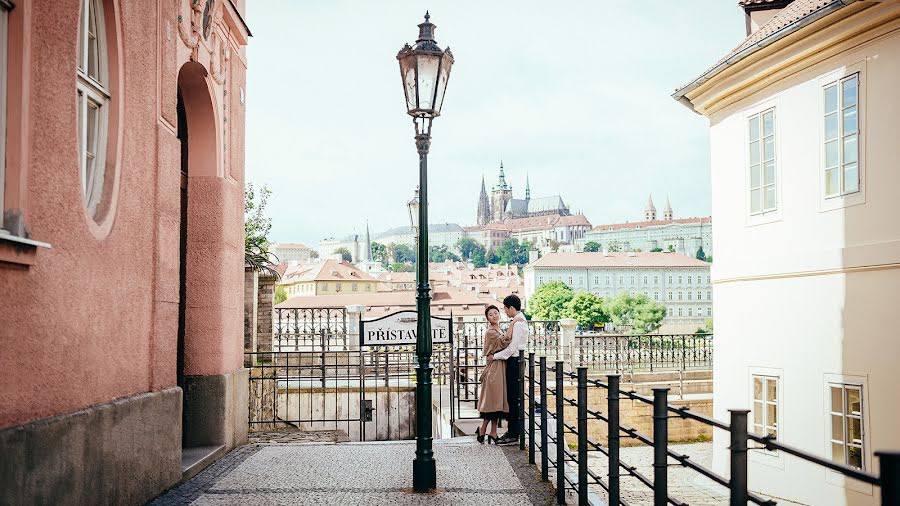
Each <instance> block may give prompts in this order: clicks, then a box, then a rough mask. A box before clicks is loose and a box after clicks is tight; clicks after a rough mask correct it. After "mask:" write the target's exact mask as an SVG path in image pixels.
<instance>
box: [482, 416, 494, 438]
mask: <svg viewBox="0 0 900 506" xmlns="http://www.w3.org/2000/svg"><path fill="white" fill-rule="evenodd" d="M482 430H484V429H482ZM491 436H493V437H494V438H495V439H496V438H497V420H491Z"/></svg>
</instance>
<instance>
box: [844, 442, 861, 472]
mask: <svg viewBox="0 0 900 506" xmlns="http://www.w3.org/2000/svg"><path fill="white" fill-rule="evenodd" d="M847 465H848V466H851V467H855V468H857V469H862V449H861V448H855V447H853V446H848V447H847Z"/></svg>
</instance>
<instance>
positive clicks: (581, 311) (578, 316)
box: [563, 292, 609, 329]
mask: <svg viewBox="0 0 900 506" xmlns="http://www.w3.org/2000/svg"><path fill="white" fill-rule="evenodd" d="M563 313H564V314H565V316H566V317H567V318H574V319H575V320H577V321H578V325H579V326H580V327H581V328H583V329H592V328H594V326H595V325H602V324H604V323H606V322H608V321H609V315H608V314H606V310H605V309H604V307H603V299H602V298H600V297H599V296H597V295H594V294H592V293H591V292H578V293H576V294H575V295H574V296H573V297H572V300H570V301H569V302H567V303H566V306H565V310H564V311H563Z"/></svg>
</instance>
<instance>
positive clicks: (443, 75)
mask: <svg viewBox="0 0 900 506" xmlns="http://www.w3.org/2000/svg"><path fill="white" fill-rule="evenodd" d="M430 18H431V16H430V15H429V14H428V12H426V13H425V22H424V23H422V24H420V25H419V38H418V39H416V45H415V46H412V47H410V45H409V44H406V45H404V46H403V49H401V50H400V52H399V53H398V54H397V60H398V61H399V62H400V77H401V78H402V80H403V93H404V95H405V97H406V109H407V113H408V114H409V115H410V116H412V119H413V125H414V126H415V130H416V136H415V139H416V150H417V151H418V153H419V198H418V208H419V209H418V211H419V220H418V231H419V234H418V236H419V240H418V252H417V254H416V285H417V287H416V312H417V313H418V328H417V331H416V358H417V359H418V365H417V366H416V457H415V459H414V460H413V490H415V491H416V492H429V491H431V490H434V488H435V487H436V486H437V472H436V470H435V462H434V449H433V448H432V436H431V340H432V336H431V294H430V292H431V288H430V287H429V286H428V148H429V147H430V146H431V122H432V120H434V118H436V117H438V116H440V114H441V105H442V104H443V102H444V92H445V91H446V90H447V80H448V79H449V78H450V68H451V67H452V66H453V54H452V53H451V52H450V48H447V50H446V51H442V50H441V48H440V47H438V45H437V43H436V42H435V40H434V28H435V26H434V25H433V24H432V23H431V21H429V19H430ZM412 210H413V206H412V205H411V206H410V211H412Z"/></svg>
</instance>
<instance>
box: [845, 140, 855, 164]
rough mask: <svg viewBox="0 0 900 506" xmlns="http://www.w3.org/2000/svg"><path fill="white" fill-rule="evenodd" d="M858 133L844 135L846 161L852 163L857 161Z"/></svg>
mask: <svg viewBox="0 0 900 506" xmlns="http://www.w3.org/2000/svg"><path fill="white" fill-rule="evenodd" d="M856 137H857V135H856V134H853V135H848V136H847V137H844V160H843V162H844V163H852V162H855V161H856V158H857V157H856V153H857V149H858V147H857V143H856Z"/></svg>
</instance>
